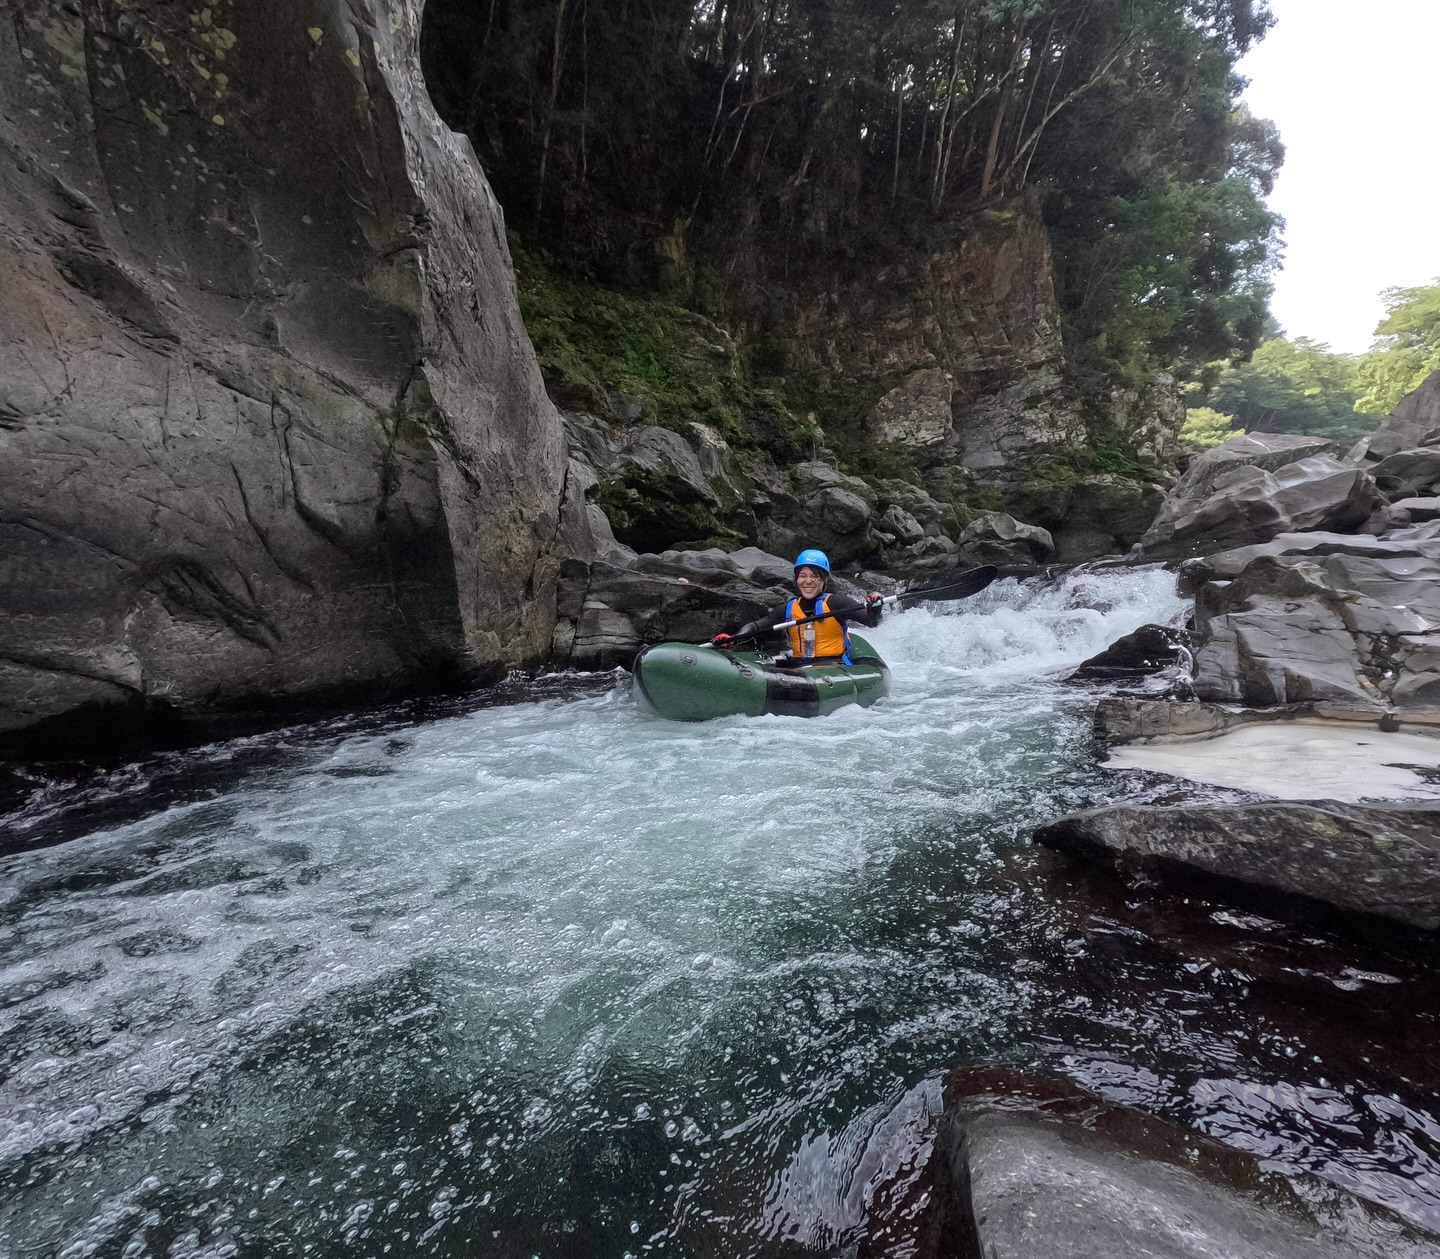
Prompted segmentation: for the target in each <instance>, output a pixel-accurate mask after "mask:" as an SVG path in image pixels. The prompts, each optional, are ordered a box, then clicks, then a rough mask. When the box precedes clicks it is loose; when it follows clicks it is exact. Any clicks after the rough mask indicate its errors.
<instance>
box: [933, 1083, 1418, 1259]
mask: <svg viewBox="0 0 1440 1259" xmlns="http://www.w3.org/2000/svg"><path fill="white" fill-rule="evenodd" d="M932 1165H933V1166H934V1167H935V1173H934V1177H935V1182H936V1190H935V1201H934V1202H933V1204H932V1206H931V1208H930V1210H931V1212H932V1214H938V1215H940V1216H941V1217H942V1219H944V1221H945V1223H946V1225H947V1226H948V1227H947V1228H946V1229H945V1232H944V1234H942V1235H944V1236H946V1237H947V1239H948V1241H949V1246H948V1247H946V1248H945V1250H944V1253H947V1254H950V1253H953V1254H965V1255H971V1254H973V1255H977V1256H984V1259H1121V1257H1128V1256H1136V1257H1137V1259H1138V1257H1140V1256H1147V1257H1149V1259H1402V1257H1403V1259H1435V1257H1436V1256H1440V1242H1437V1241H1436V1239H1435V1238H1433V1237H1431V1236H1429V1235H1428V1234H1424V1233H1421V1232H1420V1231H1419V1230H1416V1229H1412V1228H1410V1227H1408V1226H1407V1225H1405V1224H1403V1223H1402V1222H1401V1221H1400V1220H1399V1219H1398V1218H1397V1217H1395V1216H1393V1215H1391V1214H1390V1213H1389V1212H1386V1211H1384V1210H1383V1209H1380V1208H1377V1207H1372V1206H1370V1205H1369V1204H1367V1203H1364V1202H1361V1201H1360V1200H1358V1199H1355V1198H1352V1197H1350V1196H1349V1195H1348V1194H1345V1193H1343V1192H1341V1191H1340V1190H1337V1189H1335V1188H1334V1187H1333V1186H1330V1185H1328V1184H1325V1183H1323V1182H1320V1181H1318V1180H1315V1179H1314V1178H1311V1177H1308V1176H1305V1175H1303V1174H1296V1175H1294V1178H1293V1179H1292V1178H1288V1177H1285V1176H1282V1175H1280V1174H1279V1173H1278V1172H1276V1171H1274V1170H1273V1169H1266V1168H1265V1167H1264V1165H1263V1164H1262V1163H1261V1161H1260V1159H1259V1158H1257V1157H1256V1156H1255V1155H1253V1154H1248V1153H1245V1152H1243V1151H1240V1150H1235V1149H1231V1148H1230V1147H1228V1146H1225V1145H1222V1144H1221V1143H1220V1142H1218V1141H1215V1140H1213V1139H1210V1138H1208V1137H1205V1136H1203V1135H1201V1134H1200V1133H1198V1132H1195V1131H1192V1130H1187V1129H1183V1128H1179V1127H1177V1126H1175V1125H1174V1124H1171V1123H1168V1122H1166V1121H1165V1120H1163V1119H1158V1118H1156V1117H1155V1116H1153V1115H1149V1114H1146V1113H1144V1112H1143V1111H1140V1110H1136V1109H1133V1108H1131V1107H1127V1106H1120V1105H1117V1104H1115V1103H1113V1102H1106V1101H1104V1100H1103V1099H1101V1098H1100V1097H1098V1096H1096V1095H1095V1094H1093V1093H1088V1092H1086V1091H1084V1090H1082V1089H1080V1088H1078V1087H1076V1086H1075V1085H1073V1084H1070V1083H1068V1082H1066V1081H1062V1080H1055V1079H1049V1078H1046V1077H1041V1076H1030V1075H1023V1074H1021V1073H1019V1072H1014V1071H1007V1070H1005V1069H1003V1068H993V1067H962V1068H960V1069H959V1070H957V1071H954V1072H952V1073H951V1075H950V1076H949V1077H948V1078H947V1079H946V1081H945V1091H944V1112H943V1115H942V1117H941V1119H940V1122H939V1125H938V1130H937V1132H936V1137H935V1147H934V1154H933V1155H932ZM937 1253H938V1252H937Z"/></svg>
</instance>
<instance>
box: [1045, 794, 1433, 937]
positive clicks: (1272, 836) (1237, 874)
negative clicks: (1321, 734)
mask: <svg viewBox="0 0 1440 1259" xmlns="http://www.w3.org/2000/svg"><path fill="white" fill-rule="evenodd" d="M1034 839H1035V842H1036V843H1038V844H1043V845H1045V846H1046V847H1050V848H1056V849H1060V850H1063V851H1066V852H1070V853H1074V854H1076V855H1079V856H1081V857H1084V858H1087V859H1091V860H1097V861H1100V862H1102V863H1104V864H1107V865H1109V866H1112V867H1114V868H1115V869H1117V870H1118V871H1120V872H1121V873H1122V874H1124V875H1126V876H1129V877H1132V878H1134V877H1137V876H1138V877H1140V878H1142V879H1153V878H1167V877H1175V876H1179V877H1182V878H1183V877H1185V876H1199V877H1202V878H1205V879H1207V880H1222V881H1224V882H1226V883H1229V884H1239V885H1243V886H1244V887H1245V888H1247V889H1249V890H1250V891H1251V892H1252V893H1255V892H1259V893H1268V894H1269V896H1270V897H1272V898H1274V904H1272V905H1270V906H1269V908H1271V909H1272V910H1274V911H1275V913H1276V916H1294V915H1295V914H1296V913H1297V912H1298V913H1299V914H1300V915H1301V916H1305V915H1306V914H1308V913H1310V912H1313V911H1316V910H1319V911H1322V913H1323V911H1327V910H1328V911H1339V914H1340V916H1341V921H1344V920H1346V919H1358V920H1361V921H1366V920H1368V921H1371V922H1374V923H1387V924H1391V925H1399V926H1402V927H1404V928H1408V929H1410V930H1412V931H1418V932H1423V933H1433V932H1435V931H1437V930H1440V804H1435V803H1431V802H1428V801H1426V802H1417V803H1395V804H1377V805H1356V804H1341V803H1339V802H1336V801H1331V800H1322V801H1312V802H1294V801H1274V802H1263V803H1255V804H1191V805H1185V806H1182V807H1178V808H1170V807H1161V806H1155V805H1110V806H1107V807H1105V808H1101V809H1090V810H1087V811H1085V812H1083V813H1073V814H1070V815H1069V816H1068V817H1062V818H1060V819H1059V820H1058V821H1055V822H1052V823H1050V824H1049V825H1048V826H1042V827H1040V828H1039V829H1038V830H1037V831H1036V832H1035V834H1034Z"/></svg>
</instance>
